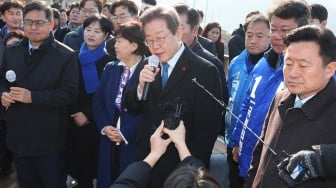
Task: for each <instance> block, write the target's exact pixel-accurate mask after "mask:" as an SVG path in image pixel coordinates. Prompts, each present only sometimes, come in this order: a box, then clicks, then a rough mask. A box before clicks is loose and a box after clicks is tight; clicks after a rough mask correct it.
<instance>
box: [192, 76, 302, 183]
mask: <svg viewBox="0 0 336 188" xmlns="http://www.w3.org/2000/svg"><path fill="white" fill-rule="evenodd" d="M191 82H192V83H194V84H196V85H197V86H198V87H199V88H201V89H202V90H203V91H204V92H206V93H207V94H208V95H209V96H210V97H211V98H212V99H214V100H215V101H216V102H217V103H218V104H220V105H221V106H222V107H223V108H224V109H225V110H226V112H228V113H230V114H231V115H232V117H233V118H235V119H236V120H237V121H238V122H239V123H240V124H241V125H242V126H243V127H244V128H246V129H247V130H248V131H250V133H252V134H253V136H255V137H256V138H257V139H258V140H259V141H260V142H261V143H262V144H263V145H264V146H266V148H267V149H268V150H269V151H270V152H271V153H272V154H273V155H274V156H275V158H276V160H277V161H282V160H283V158H281V157H280V156H279V155H278V154H277V153H276V152H275V150H274V149H273V148H271V147H270V145H268V144H266V143H265V141H264V140H263V139H262V138H261V137H260V136H258V134H256V133H255V132H254V131H253V130H252V129H251V128H250V127H248V126H247V124H246V123H244V122H242V121H241V120H240V119H239V117H238V116H236V115H235V114H234V113H232V112H231V111H230V110H229V109H227V108H226V104H225V103H224V102H223V101H221V100H219V99H217V98H216V97H215V96H214V95H213V94H212V93H211V92H210V91H209V90H207V89H206V88H205V87H204V86H203V85H202V84H200V83H199V82H198V81H197V80H196V78H193V79H192V80H191ZM283 153H285V154H286V157H289V155H288V154H287V152H285V151H283ZM285 167H286V166H284V167H283V168H284V169H282V170H284V171H285V172H286V173H287V175H288V176H285V178H283V179H284V180H285V182H286V183H287V184H288V185H289V186H294V183H295V181H297V180H298V179H300V177H302V175H303V173H304V171H305V168H304V167H303V166H302V165H300V164H298V165H297V166H296V167H295V168H294V170H293V171H292V172H288V171H287V170H286V169H285ZM289 178H290V179H289Z"/></svg>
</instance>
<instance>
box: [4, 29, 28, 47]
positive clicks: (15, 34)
mask: <svg viewBox="0 0 336 188" xmlns="http://www.w3.org/2000/svg"><path fill="white" fill-rule="evenodd" d="M12 38H18V39H23V38H24V34H23V31H20V30H15V31H11V32H9V33H8V34H7V36H6V37H5V38H4V45H5V46H7V45H8V44H7V41H9V40H10V39H12Z"/></svg>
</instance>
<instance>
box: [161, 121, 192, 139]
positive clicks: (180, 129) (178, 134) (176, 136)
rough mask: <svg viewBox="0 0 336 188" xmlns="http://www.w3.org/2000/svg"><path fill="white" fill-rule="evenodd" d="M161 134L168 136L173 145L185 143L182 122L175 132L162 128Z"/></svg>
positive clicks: (184, 130) (184, 131)
mask: <svg viewBox="0 0 336 188" xmlns="http://www.w3.org/2000/svg"><path fill="white" fill-rule="evenodd" d="M163 132H164V133H166V134H167V135H168V136H169V138H170V139H171V140H172V142H174V144H175V145H178V144H180V143H184V142H185V134H186V129H185V126H184V123H183V121H182V120H181V121H180V123H179V125H178V126H177V127H176V129H175V130H170V129H167V128H164V129H163Z"/></svg>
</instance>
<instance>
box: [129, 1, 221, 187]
mask: <svg viewBox="0 0 336 188" xmlns="http://www.w3.org/2000/svg"><path fill="white" fill-rule="evenodd" d="M141 21H142V25H143V29H144V33H145V42H146V44H147V46H148V47H149V50H150V51H151V53H152V54H155V55H157V56H158V58H159V60H160V62H161V63H160V66H161V67H162V68H155V69H154V68H153V67H152V66H150V65H145V67H144V69H143V70H142V71H141V72H140V76H139V84H138V85H137V87H135V88H133V89H132V90H130V91H128V92H127V93H126V95H125V97H126V98H125V102H126V108H127V109H128V110H130V111H142V112H143V121H142V125H141V127H140V128H139V131H138V136H137V143H138V148H137V157H138V159H140V160H141V159H143V158H145V156H146V155H147V154H148V153H149V152H150V136H151V135H152V133H153V132H154V131H155V129H156V127H158V126H159V125H160V122H161V120H163V119H166V118H167V114H168V115H169V113H170V112H172V111H175V108H176V106H177V105H176V103H177V104H180V105H182V108H181V111H182V116H181V119H182V120H183V121H184V123H185V127H186V131H187V132H186V142H187V146H188V148H189V149H190V151H191V154H192V155H193V156H195V157H196V158H198V159H200V160H201V161H203V162H204V163H205V164H206V165H208V164H209V160H210V155H211V153H212V148H213V145H214V142H215V140H216V138H217V135H218V130H219V127H220V124H221V118H220V116H221V113H222V109H221V106H220V105H218V104H217V103H216V102H215V101H214V100H213V99H212V98H211V97H209V95H208V94H207V93H206V92H205V91H203V90H202V89H201V88H199V87H198V86H197V85H196V84H194V83H193V82H192V79H194V78H196V79H197V81H198V82H199V83H201V84H202V85H204V86H205V87H206V89H207V90H209V91H210V92H211V93H213V95H214V96H215V97H217V98H218V99H220V100H222V89H221V82H220V78H219V75H218V70H217V68H216V67H215V66H214V65H212V64H211V63H210V62H208V61H207V60H205V59H203V58H200V57H199V56H197V55H196V54H194V53H193V52H192V51H191V50H190V49H189V48H188V47H187V46H184V45H183V43H182V33H183V31H182V28H181V27H180V19H179V16H178V14H177V13H176V11H175V10H174V9H173V8H171V7H152V8H149V9H148V10H146V11H145V12H144V13H143V16H142V18H141ZM167 66H168V70H167V69H166V67H167ZM161 69H162V71H161ZM161 74H162V76H161ZM165 81H166V82H165ZM145 82H148V83H150V87H149V91H148V100H141V97H142V94H143V88H144V85H145ZM179 162H180V160H179V155H178V152H177V150H176V148H175V147H174V145H173V144H171V145H169V146H168V148H167V152H166V153H165V154H164V155H163V156H162V157H161V159H160V160H159V161H158V163H157V165H156V166H155V167H154V169H153V177H152V182H151V185H150V187H155V188H157V187H163V182H164V180H165V179H166V177H167V176H168V175H169V174H170V173H171V172H172V171H173V170H174V169H175V168H176V166H177V164H179Z"/></svg>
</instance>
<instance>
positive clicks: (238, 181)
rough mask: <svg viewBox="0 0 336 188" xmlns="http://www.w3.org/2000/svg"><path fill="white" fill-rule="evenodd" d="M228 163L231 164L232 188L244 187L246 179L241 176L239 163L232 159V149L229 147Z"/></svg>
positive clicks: (230, 177) (230, 178)
mask: <svg viewBox="0 0 336 188" xmlns="http://www.w3.org/2000/svg"><path fill="white" fill-rule="evenodd" d="M226 151H227V163H228V164H229V180H230V188H242V187H243V186H244V178H242V177H240V176H239V168H238V163H236V162H235V161H234V160H233V158H232V148H230V147H229V146H228V147H227V150H226Z"/></svg>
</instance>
